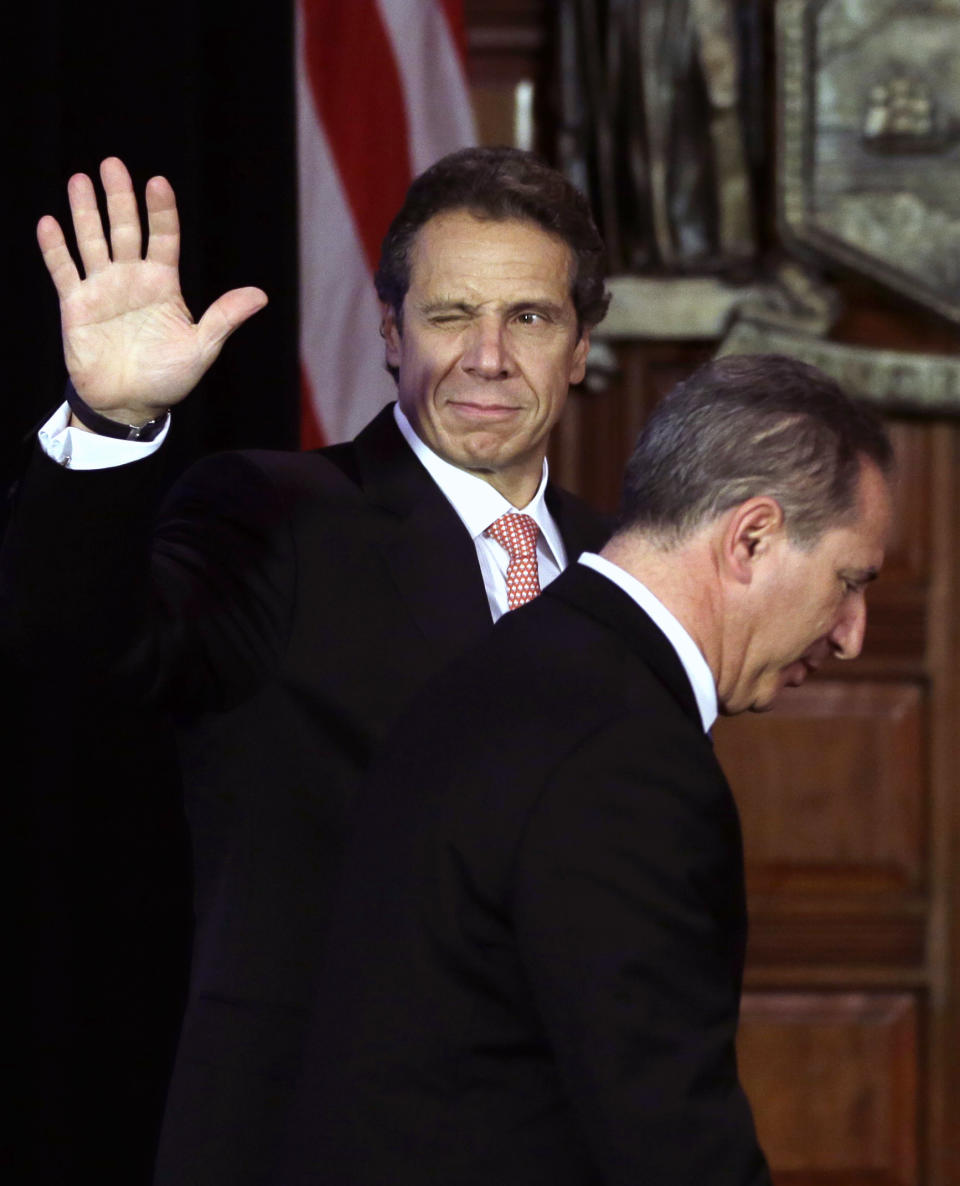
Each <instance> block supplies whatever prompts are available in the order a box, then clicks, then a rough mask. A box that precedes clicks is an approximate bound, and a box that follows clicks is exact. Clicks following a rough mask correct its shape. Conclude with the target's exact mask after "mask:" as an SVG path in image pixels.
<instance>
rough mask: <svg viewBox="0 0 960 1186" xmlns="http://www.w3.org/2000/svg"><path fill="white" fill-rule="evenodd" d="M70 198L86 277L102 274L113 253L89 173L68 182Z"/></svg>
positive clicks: (75, 176)
mask: <svg viewBox="0 0 960 1186" xmlns="http://www.w3.org/2000/svg"><path fill="white" fill-rule="evenodd" d="M67 197H68V198H69V199H70V212H71V214H72V215H73V229H74V233H75V234H76V236H77V249H78V250H79V252H80V260H81V262H82V264H83V270H84V272H85V273H86V275H88V276H89V275H90V274H91V273H92V272H99V271H101V270H102V269H103V268H105V267H106V266H107V265H108V264H109V263H110V252H109V251H108V250H107V241H106V239H105V238H104V237H103V224H102V223H101V221H100V211H99V210H98V209H97V195H96V193H95V192H94V189H93V182H92V181H91V180H90V178H89V177H88V176H87V175H86V173H75V174H74V175H73V176H72V177H71V178H70V180H69V181H68V182H67Z"/></svg>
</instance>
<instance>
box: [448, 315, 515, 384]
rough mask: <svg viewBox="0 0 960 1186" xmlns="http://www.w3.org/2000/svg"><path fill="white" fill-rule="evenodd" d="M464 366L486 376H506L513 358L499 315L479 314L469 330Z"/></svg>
mask: <svg viewBox="0 0 960 1186" xmlns="http://www.w3.org/2000/svg"><path fill="white" fill-rule="evenodd" d="M460 366H461V367H462V369H463V370H464V371H466V372H467V374H470V375H477V376H479V377H480V378H482V379H506V378H507V377H508V376H509V375H511V374H512V373H513V359H512V356H511V354H510V346H509V342H508V341H507V336H506V332H505V329H504V326H503V325H502V324H501V322H500V320H499V319H498V318H495V317H478V318H477V319H476V321H474V323H473V324H472V325H471V326H470V327H469V329H468V330H467V340H466V342H465V344H464V350H463V354H462V355H461V358H460Z"/></svg>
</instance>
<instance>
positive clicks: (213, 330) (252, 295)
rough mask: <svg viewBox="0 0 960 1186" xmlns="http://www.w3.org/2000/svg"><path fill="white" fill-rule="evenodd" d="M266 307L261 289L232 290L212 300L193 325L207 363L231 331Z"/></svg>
mask: <svg viewBox="0 0 960 1186" xmlns="http://www.w3.org/2000/svg"><path fill="white" fill-rule="evenodd" d="M266 303H267V294H266V293H265V292H264V291H263V289H262V288H232V289H231V290H230V291H229V292H225V293H224V294H223V296H222V297H219V298H218V299H217V300H215V301H214V302H213V304H212V305H211V306H210V308H209V309H208V310H207V311H206V313H204V315H203V316H202V317H201V318H200V320H199V322H198V323H197V331H198V333H199V334H200V348H201V350H202V351H203V353H204V355H205V356H206V357H207V358H208V359H209V360H210V361H212V360H213V359H214V358H216V356H217V355H218V354H219V353H220V351H221V349H222V348H223V344H224V342H225V341H226V340H227V338H229V337H230V335H231V334H232V333H233V331H234V330H235V329H238V328H239V327H240V326H241V325H243V323H244V322H245V321H246V320H247V319H248V318H250V317H252V316H253V315H254V313H258V312H259V311H260V310H261V309H262V308H263V307H264V305H266Z"/></svg>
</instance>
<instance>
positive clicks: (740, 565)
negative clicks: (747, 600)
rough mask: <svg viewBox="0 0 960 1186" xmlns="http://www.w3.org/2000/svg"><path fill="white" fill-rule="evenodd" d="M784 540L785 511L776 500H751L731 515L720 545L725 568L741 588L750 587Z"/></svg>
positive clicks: (763, 497)
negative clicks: (773, 551)
mask: <svg viewBox="0 0 960 1186" xmlns="http://www.w3.org/2000/svg"><path fill="white" fill-rule="evenodd" d="M782 538H783V508H782V507H781V506H780V504H779V503H778V502H777V500H776V499H775V498H770V497H769V496H767V495H760V496H759V497H757V498H748V499H747V501H746V502H742V503H741V504H740V505H739V506H738V507H734V509H733V510H732V511H730V512H729V517H728V519H727V524H726V527H725V529H724V532H723V536H722V541H721V546H722V557H721V561H722V563H723V566H724V568H725V569H726V571H727V572H728V573H729V574H730V576H731V577H732V578H733V579H734V580H735V581H737V582H738V583H739V584H742V585H746V584H749V583H750V581H751V580H753V577H754V574H755V573H756V571H757V568H758V566H759V565H760V564H762V563H763V562H764V561H765V560H766V559H767V557H768V556H769V555H770V554H771V552H772V550H773V547H774V545H775V544H776V543H777V542H778V541H779V540H780V539H782Z"/></svg>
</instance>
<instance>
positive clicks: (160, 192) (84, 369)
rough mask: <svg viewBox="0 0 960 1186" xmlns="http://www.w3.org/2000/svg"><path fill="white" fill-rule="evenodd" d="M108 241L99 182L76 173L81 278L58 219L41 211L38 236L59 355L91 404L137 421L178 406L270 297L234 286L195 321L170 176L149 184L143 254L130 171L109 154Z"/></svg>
mask: <svg viewBox="0 0 960 1186" xmlns="http://www.w3.org/2000/svg"><path fill="white" fill-rule="evenodd" d="M100 178H101V180H102V182H103V188H104V191H105V193H106V196H107V211H108V215H109V222H110V245H109V247H108V245H107V240H106V238H105V236H104V233H103V224H102V223H101V221H100V214H99V211H98V210H97V201H96V195H95V193H94V188H93V182H92V181H91V180H90V178H89V177H87V176H86V174H84V173H77V174H75V175H74V176H73V177H71V178H70V181H69V183H68V185H67V193H68V196H69V199H70V211H71V214H72V216H73V227H74V231H75V232H76V237H77V247H78V250H79V254H80V261H81V263H82V265H83V271H84V277H83V278H82V279H81V277H80V273H79V271H78V269H77V265H76V263H75V262H74V260H73V258H72V256H71V255H70V252H69V250H68V248H67V244H66V241H65V239H64V235H63V231H62V229H61V227H60V224H59V223H58V222H57V220H56V219H55V218H52V217H51V216H50V215H45V216H44V217H43V218H41V219H40V222H39V223H38V225H37V241H38V242H39V244H40V250H41V251H42V252H43V259H44V262H45V264H46V265H47V271H49V273H50V276H51V278H52V280H53V283H54V285H55V286H56V289H57V294H58V295H59V297H60V320H61V325H62V328H63V352H64V357H65V359H66V363H67V370H68V371H69V372H70V378H71V380H72V381H73V385H74V387H76V389H77V391H78V392H79V393H80V395H81V397H82V398H83V399H84V400H85V401H86V403H88V404H89V405H90V406H91V407H92V408H95V409H96V410H97V411H99V412H100V413H101V414H102V415H104V416H109V417H110V418H111V419H114V420H118V421H120V422H122V423H126V424H138V423H141V422H143V421H145V420H150V419H152V418H153V417H155V416H158V415H159V414H160V413H161V412H162V411H163V409H164V408H168V407H170V406H171V405H172V404H176V403H179V401H180V400H182V399H183V398H184V396H185V395H187V394H188V393H189V392H190V391H192V390H193V388H194V387H195V386H196V385H197V383H198V382H199V380H200V378H201V376H202V375H203V374H204V372H205V371H206V370H207V368H208V367H209V366H210V365H211V364H212V363H213V361H214V360H215V359H216V357H217V355H218V354H219V353H220V350H221V348H222V347H223V344H224V342H225V341H226V340H227V338H228V337H229V336H230V334H232V333H233V331H234V330H235V329H236V328H237V327H238V326H239V325H242V324H243V322H244V321H246V320H247V318H248V317H251V316H252V315H253V314H254V313H256V312H257V310H258V309H262V308H263V306H264V305H265V304H266V303H267V297H266V294H265V293H264V292H263V291H262V290H261V289H259V288H235V289H232V290H231V291H230V292H227V293H224V295H223V296H222V297H220V298H219V299H218V300H216V301H214V303H213V304H212V305H211V306H210V308H209V309H207V311H206V313H204V315H203V316H202V317H201V318H200V320H199V322H194V320H193V318H192V317H191V316H190V310H189V309H188V308H187V306H186V304H185V303H184V300H183V296H182V295H181V293H180V277H179V273H178V270H177V264H178V261H179V256H180V224H179V220H178V218H177V204H176V199H175V197H174V193H173V189H172V187H171V186H170V183H169V182H168V181H167V180H166V179H165V178H163V177H153V178H151V180H150V181H148V182H147V226H148V231H149V235H148V239H147V251H146V256H145V257H142V256H141V243H140V218H139V214H138V211H137V199H136V197H135V195H134V192H133V184H132V182H131V180H130V174H129V173H128V172H127V170H126V167H125V166H124V164H123V162H122V161H119V160H118V159H117V158H116V157H109V158H108V159H107V160H105V161H104V162H103V163H102V164H101V166H100Z"/></svg>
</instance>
